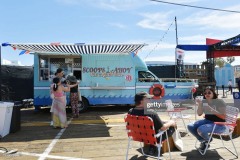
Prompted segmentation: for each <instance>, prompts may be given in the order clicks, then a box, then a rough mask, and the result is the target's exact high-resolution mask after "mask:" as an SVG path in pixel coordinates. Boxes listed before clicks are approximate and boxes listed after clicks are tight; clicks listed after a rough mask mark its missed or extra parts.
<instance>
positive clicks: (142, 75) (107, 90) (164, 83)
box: [8, 43, 198, 111]
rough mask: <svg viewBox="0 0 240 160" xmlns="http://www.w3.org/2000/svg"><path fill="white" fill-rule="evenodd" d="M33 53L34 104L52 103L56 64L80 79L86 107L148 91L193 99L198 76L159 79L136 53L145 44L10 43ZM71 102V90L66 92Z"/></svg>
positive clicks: (119, 101)
mask: <svg viewBox="0 0 240 160" xmlns="http://www.w3.org/2000/svg"><path fill="white" fill-rule="evenodd" d="M8 45H10V46H11V47H13V48H14V49H20V50H23V52H24V51H25V52H30V54H34V106H35V108H38V107H40V106H50V105H51V103H52V100H51V98H50V92H49V89H50V84H51V81H52V77H54V73H55V72H56V70H57V68H62V69H63V70H64V72H65V75H70V74H73V75H74V76H76V78H77V79H78V80H79V82H80V83H79V90H80V92H81V96H82V100H83V103H84V105H83V107H82V108H81V111H84V110H86V109H87V108H88V106H90V105H107V104H121V105H123V104H134V95H135V94H136V93H138V92H141V91H145V92H148V93H150V94H153V95H154V98H155V99H172V100H174V99H175V100H176V99H178V100H179V99H182V100H184V99H191V98H192V88H194V87H197V86H198V81H197V80H195V79H162V80H161V79H159V78H158V77H156V76H155V75H154V74H153V73H151V72H150V71H149V70H148V68H147V66H146V64H145V63H144V61H142V60H141V59H140V58H139V56H138V55H137V54H136V53H137V52H138V51H139V50H140V49H141V48H142V47H144V46H145V44H14V43H13V44H8ZM67 99H68V102H69V94H67Z"/></svg>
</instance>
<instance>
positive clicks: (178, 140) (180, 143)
mask: <svg viewBox="0 0 240 160" xmlns="http://www.w3.org/2000/svg"><path fill="white" fill-rule="evenodd" d="M172 138H173V142H174V144H175V146H176V147H177V149H179V150H180V151H183V141H182V138H181V135H180V133H179V132H178V130H177V128H175V132H174V133H173V135H172Z"/></svg>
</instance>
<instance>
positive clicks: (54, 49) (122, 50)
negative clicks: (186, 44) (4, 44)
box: [10, 43, 146, 55]
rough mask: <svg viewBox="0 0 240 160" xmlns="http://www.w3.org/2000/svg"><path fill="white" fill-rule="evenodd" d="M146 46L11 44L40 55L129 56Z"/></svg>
mask: <svg viewBox="0 0 240 160" xmlns="http://www.w3.org/2000/svg"><path fill="white" fill-rule="evenodd" d="M145 45H146V44H59V45H52V44H15V43H12V44H10V46H11V47H13V48H16V49H19V50H26V51H30V52H31V53H40V54H48V55H49V53H52V54H57V55H59V54H64V55H66V54H71V55H80V54H129V53H134V52H137V51H138V50H140V49H141V48H142V47H144V46H145Z"/></svg>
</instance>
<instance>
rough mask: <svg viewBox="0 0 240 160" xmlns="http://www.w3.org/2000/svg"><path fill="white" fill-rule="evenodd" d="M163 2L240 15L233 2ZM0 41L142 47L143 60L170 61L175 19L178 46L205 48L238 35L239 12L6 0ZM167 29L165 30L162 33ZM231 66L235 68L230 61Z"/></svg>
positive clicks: (140, 1)
mask: <svg viewBox="0 0 240 160" xmlns="http://www.w3.org/2000/svg"><path fill="white" fill-rule="evenodd" d="M168 2H175V3H182V4H188V5H195V6H202V7H209V8H219V9H226V10H236V11H240V1H239V0H231V1H227V0H211V1H209V0H178V1H173V0H168ZM0 13H1V23H0V42H1V43H4V42H9V43H52V42H61V43H90V44H95V43H146V44H148V45H147V46H145V47H144V48H143V49H141V50H140V51H139V53H138V55H139V56H140V57H141V58H142V59H143V60H154V61H156V60H159V61H172V62H174V57H175V47H176V37H175V23H174V17H175V16H176V17H177V26H178V43H179V44H205V39H206V38H207V37H208V38H215V39H222V40H224V39H227V38H230V37H233V36H236V35H238V34H240V32H239V31H240V14H239V13H238V14H236V13H228V12H219V11H212V10H203V9H196V8H189V7H182V6H175V5H169V4H163V3H158V2H152V1H149V0H40V1H39V0H8V1H1V5H0ZM168 28H169V29H168ZM19 53H20V51H18V50H17V51H14V50H13V49H11V48H10V47H2V59H8V60H19V61H21V62H22V64H24V65H32V64H33V56H31V55H21V56H19V55H18V54H19ZM205 60H206V57H205V52H190V51H188V52H185V62H194V63H200V62H202V61H205ZM233 64H234V65H236V64H240V58H239V57H236V61H235V62H234V63H233Z"/></svg>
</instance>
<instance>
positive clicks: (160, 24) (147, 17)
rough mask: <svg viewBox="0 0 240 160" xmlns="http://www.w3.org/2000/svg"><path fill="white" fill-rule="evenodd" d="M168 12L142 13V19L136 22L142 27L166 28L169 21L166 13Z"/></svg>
mask: <svg viewBox="0 0 240 160" xmlns="http://www.w3.org/2000/svg"><path fill="white" fill-rule="evenodd" d="M169 14H170V12H165V13H163V12H158V13H142V14H141V15H142V16H143V17H144V19H143V20H141V21H140V22H138V23H137V25H138V26H140V27H142V28H148V29H155V30H166V29H167V28H168V27H169V25H170V23H171V22H169V19H168V15H169Z"/></svg>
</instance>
